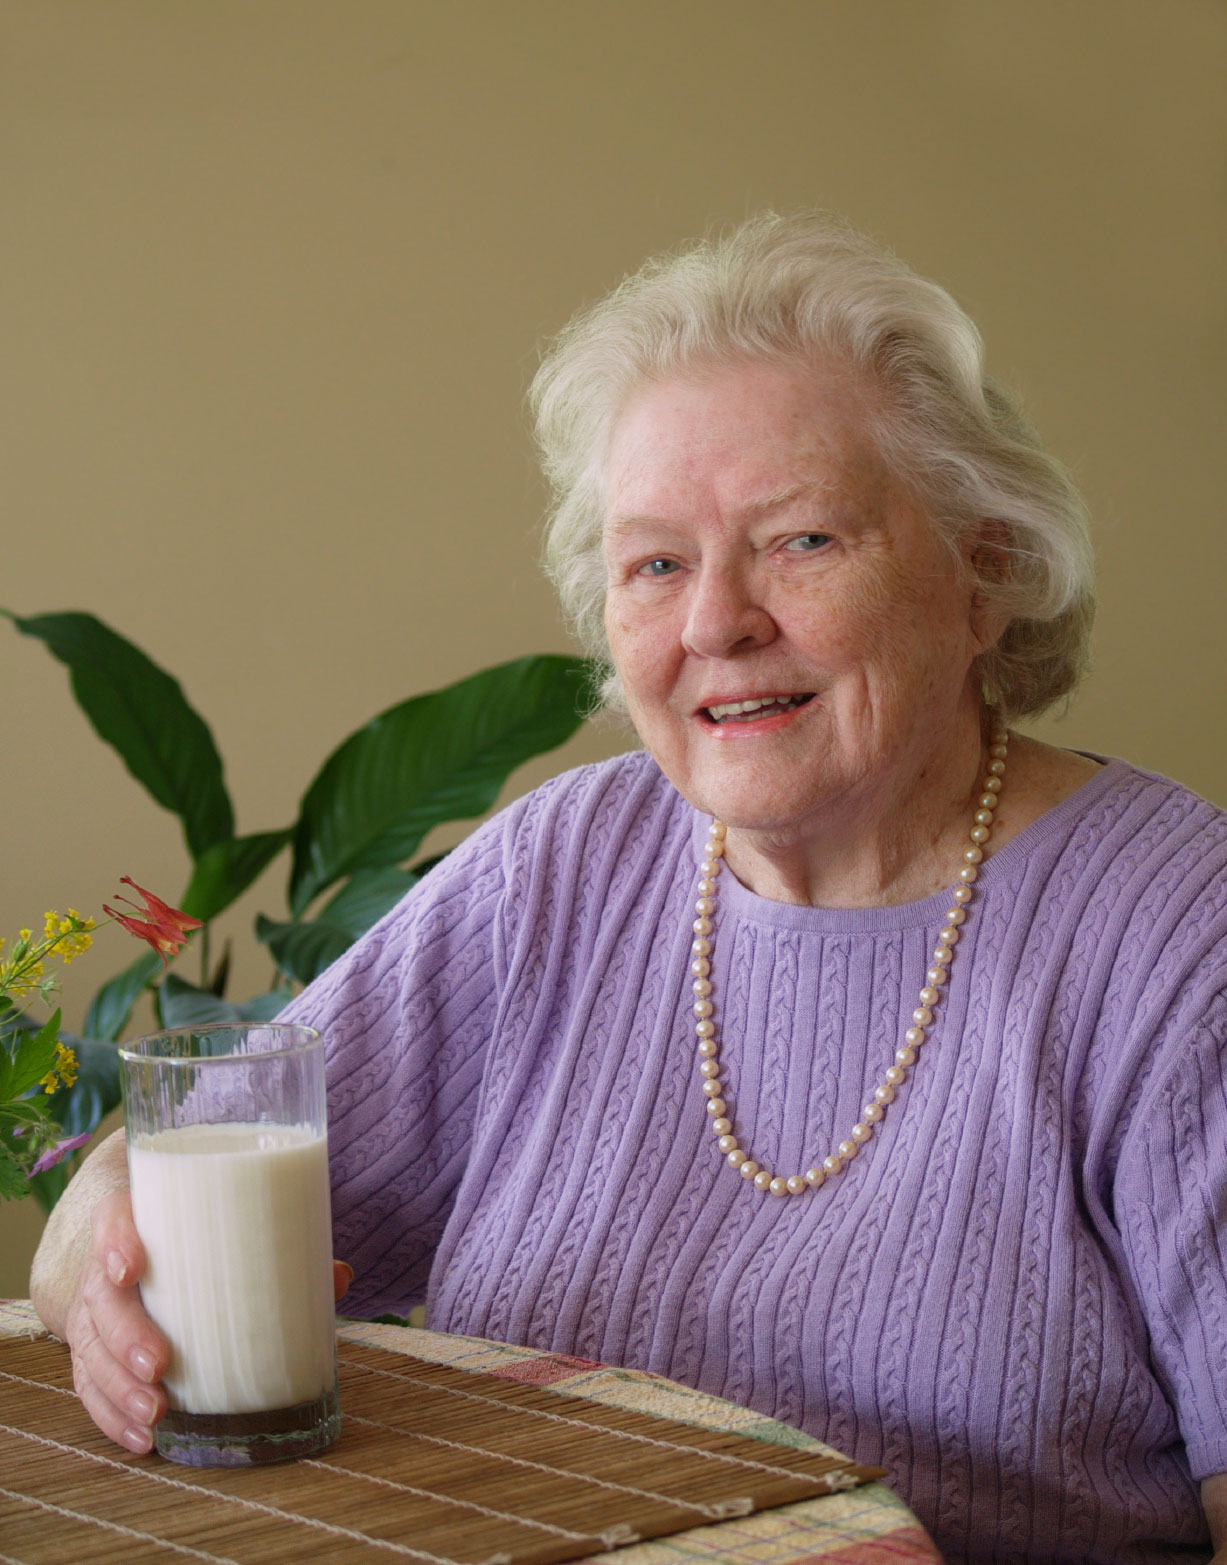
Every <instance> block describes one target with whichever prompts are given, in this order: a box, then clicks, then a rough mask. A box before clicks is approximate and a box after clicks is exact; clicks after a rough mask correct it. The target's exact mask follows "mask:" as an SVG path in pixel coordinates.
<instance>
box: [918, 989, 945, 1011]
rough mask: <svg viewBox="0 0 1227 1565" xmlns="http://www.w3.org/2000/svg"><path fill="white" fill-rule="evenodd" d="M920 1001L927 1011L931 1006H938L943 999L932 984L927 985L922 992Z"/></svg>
mask: <svg viewBox="0 0 1227 1565" xmlns="http://www.w3.org/2000/svg"><path fill="white" fill-rule="evenodd" d="M919 999H920V1003H921V1005H923V1006H924V1007H925V1009H926V1010H927V1009H928V1008H929V1007H930V1006H932V1005H936V1004H937V1002H938V1001H939V1000H940V999H941V994H940V992H939V991H938V990H937V989H935V988H934V987H933V985H932V984H926V985H925V986H924V988H923V989H922V990H921V991H920V995H919Z"/></svg>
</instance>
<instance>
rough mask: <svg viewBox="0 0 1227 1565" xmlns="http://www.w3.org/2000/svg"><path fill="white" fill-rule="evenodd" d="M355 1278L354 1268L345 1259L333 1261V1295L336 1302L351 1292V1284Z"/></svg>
mask: <svg viewBox="0 0 1227 1565" xmlns="http://www.w3.org/2000/svg"><path fill="white" fill-rule="evenodd" d="M353 1280H354V1269H353V1267H352V1266H350V1265H348V1264H347V1263H346V1262H345V1261H333V1263H332V1297H333V1300H334V1302H336V1303H338V1304H339V1303H340V1301H341V1300H342V1299H343V1298H344V1297H345V1295H346V1294H347V1293H348V1292H349V1285H350V1283H351V1282H353Z"/></svg>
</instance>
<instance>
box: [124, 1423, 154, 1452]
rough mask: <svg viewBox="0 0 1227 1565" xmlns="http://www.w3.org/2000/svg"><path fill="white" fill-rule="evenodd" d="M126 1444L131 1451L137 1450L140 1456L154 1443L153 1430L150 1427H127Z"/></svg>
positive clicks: (125, 1432)
mask: <svg viewBox="0 0 1227 1565" xmlns="http://www.w3.org/2000/svg"><path fill="white" fill-rule="evenodd" d="M124 1444H125V1445H126V1446H127V1447H128V1450H129V1451H135V1452H136V1453H137V1454H138V1455H139V1456H144V1454H145V1452H146V1451H148V1450H149V1449H150V1447H151V1446H152V1445H153V1431H152V1430H149V1429H125V1430H124Z"/></svg>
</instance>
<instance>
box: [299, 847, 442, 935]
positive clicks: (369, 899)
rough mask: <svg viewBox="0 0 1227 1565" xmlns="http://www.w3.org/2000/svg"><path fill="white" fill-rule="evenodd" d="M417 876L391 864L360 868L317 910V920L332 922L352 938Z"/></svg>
mask: <svg viewBox="0 0 1227 1565" xmlns="http://www.w3.org/2000/svg"><path fill="white" fill-rule="evenodd" d="M421 878H422V877H421V875H420V874H418V873H417V872H416V871H414V870H411V869H397V868H396V867H395V866H394V865H387V866H385V867H384V868H383V869H360V870H359V871H358V873H357V874H356V875H351V876H350V878H349V879H348V880H347V881H346V882H345V884H344V885H343V886H342V887H341V889H340V891H338V892H337V894H336V896H334V897H332V898H331V899H330V900H329V901H328V902H327V903H326V904H325V906H324V907H323V908H322V909H321V910H320V922H321V923H325V924H335V925H336V926H337V927H338V928H339V929H344V930H345V931H346V932H347V933H348V934H349V935H351V936H352V937H353V938H354V939H355V940H356V939H357V938H358V936H359V935H364V934H365V933H366V932H367V930H368V929H369V928H370V927H371V925H372V924H375V923H378V921H379V920H380V919H381V918H382V917H383V915H384V914H385V913H387V912H388V911H389V910H390V909H391V908H394V907H395V906H396V904H397V903H398V902H399V901H400V899H401V898H402V897H403V896H404V894H405V892H406V891H408V890H409V888H410V887H411V886H416V885H417V883H418V881H419V880H421Z"/></svg>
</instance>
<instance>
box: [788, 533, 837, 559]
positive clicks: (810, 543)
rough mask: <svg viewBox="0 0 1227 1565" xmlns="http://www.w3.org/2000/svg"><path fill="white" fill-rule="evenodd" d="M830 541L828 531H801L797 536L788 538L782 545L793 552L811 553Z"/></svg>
mask: <svg viewBox="0 0 1227 1565" xmlns="http://www.w3.org/2000/svg"><path fill="white" fill-rule="evenodd" d="M830 541H831V535H830V533H802V534H801V535H800V537H799V538H790V539H789V540H788V542H787V543H786V544H785V545H784V547H785V548H786V549H791V550H792V552H793V553H794V554H812V553H813V552H814V551H815V550H816V549H821V548H822V547H823V545H824V544H828V543H830Z"/></svg>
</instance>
